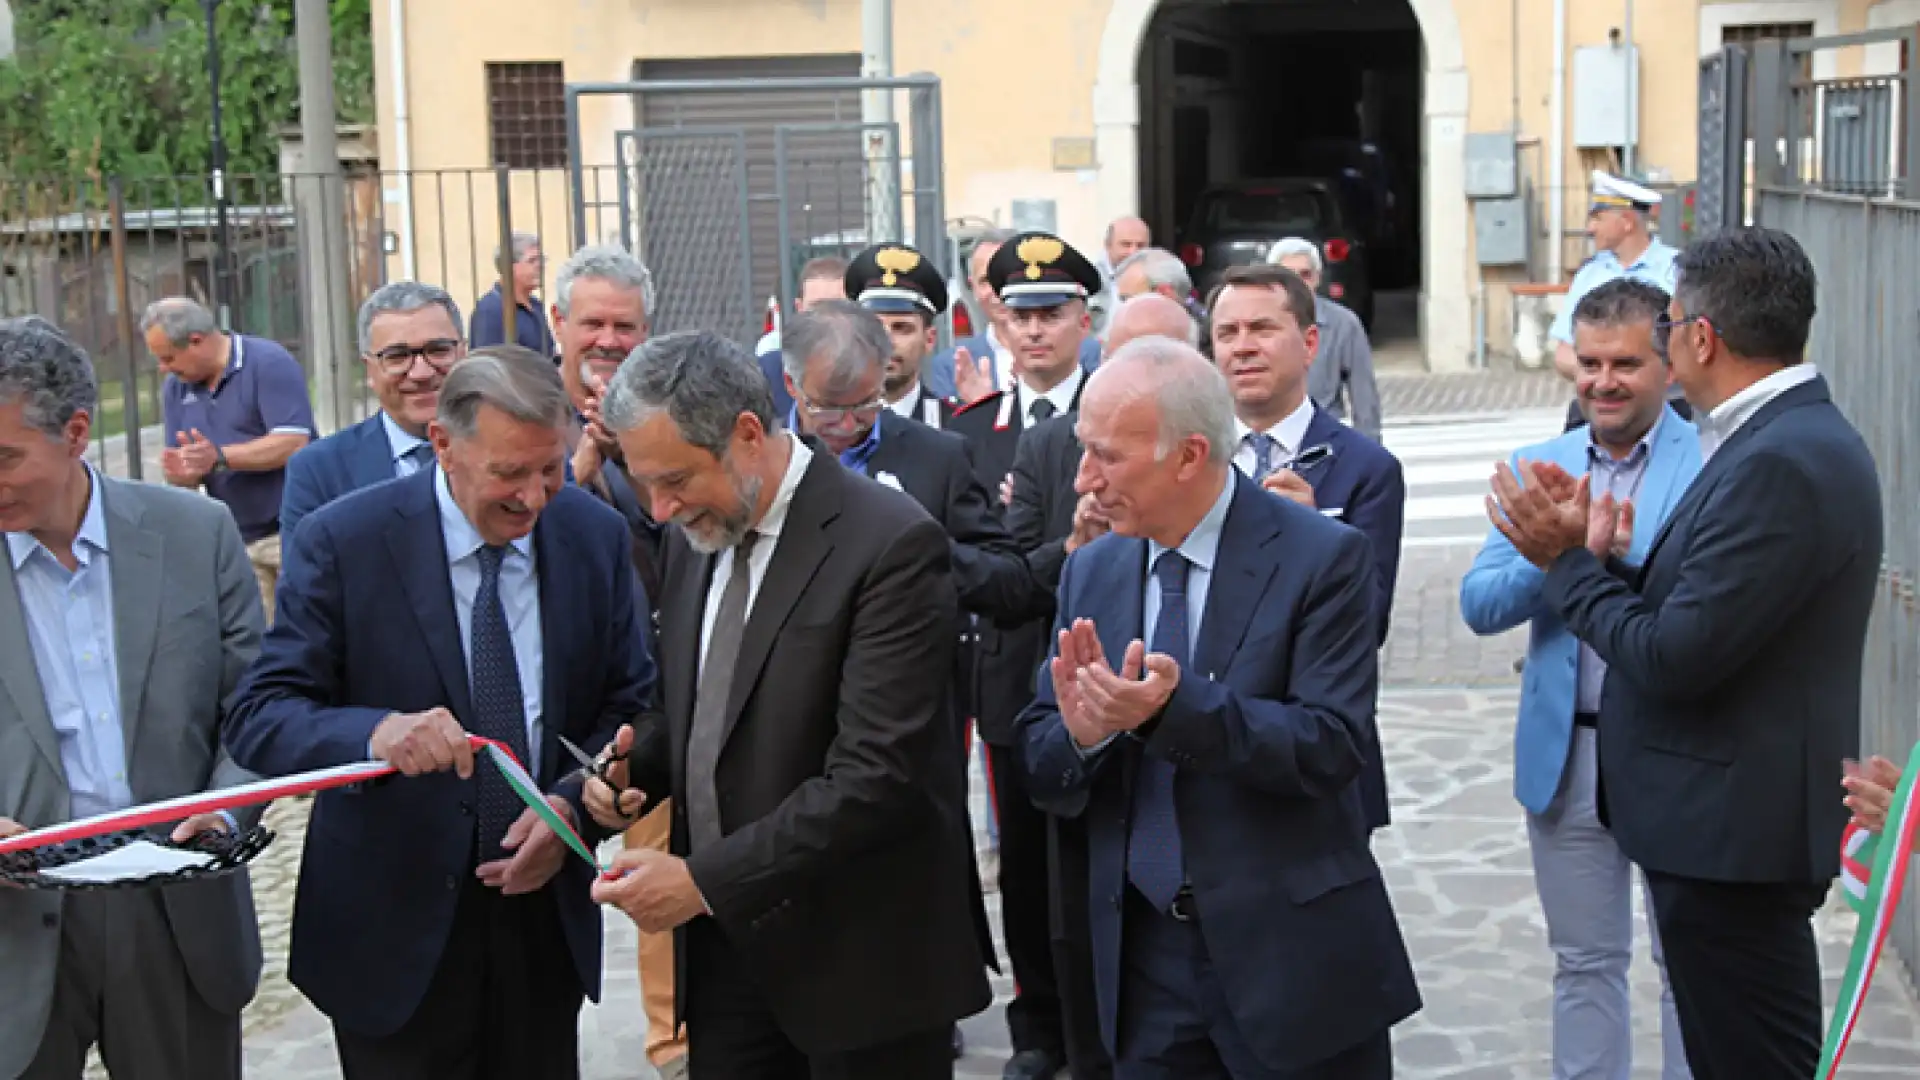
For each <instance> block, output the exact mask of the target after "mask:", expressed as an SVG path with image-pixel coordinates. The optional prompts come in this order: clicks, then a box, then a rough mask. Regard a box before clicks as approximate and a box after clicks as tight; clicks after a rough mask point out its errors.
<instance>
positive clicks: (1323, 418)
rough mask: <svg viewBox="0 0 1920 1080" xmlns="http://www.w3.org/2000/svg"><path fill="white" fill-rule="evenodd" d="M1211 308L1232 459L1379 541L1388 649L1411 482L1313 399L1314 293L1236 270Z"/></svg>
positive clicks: (1371, 801)
mask: <svg viewBox="0 0 1920 1080" xmlns="http://www.w3.org/2000/svg"><path fill="white" fill-rule="evenodd" d="M1207 310H1208V311H1209V312H1210V313H1211V322H1212V334H1213V357H1214V362H1215V363H1216V364H1218V365H1219V366H1220V372H1221V374H1223V375H1225V376H1226V377H1227V385H1228V387H1229V388H1230V389H1231V390H1232V391H1233V408H1234V414H1235V416H1236V417H1237V418H1238V420H1239V432H1240V444H1239V448H1238V449H1237V450H1236V451H1235V452H1234V458H1233V463H1234V464H1235V465H1236V466H1238V467H1239V469H1240V471H1241V472H1244V473H1246V474H1247V475H1248V476H1251V477H1253V478H1254V479H1255V480H1257V481H1259V482H1260V484H1261V485H1262V486H1263V487H1265V488H1266V489H1267V490H1268V491H1271V492H1273V493H1274V494H1276V495H1279V496H1281V497H1282V498H1287V499H1292V500H1293V501H1294V502H1296V503H1299V504H1300V505H1302V506H1305V507H1309V508H1313V509H1317V510H1319V511H1320V512H1321V513H1322V514H1325V515H1326V516H1327V517H1330V518H1333V519H1335V520H1337V521H1340V522H1343V523H1345V524H1347V525H1351V526H1352V527H1354V528H1356V529H1359V530H1360V531H1361V532H1363V533H1365V534H1366V535H1367V539H1368V541H1370V542H1371V543H1372V545H1373V576H1374V581H1373V623H1374V632H1375V634H1376V635H1378V638H1379V641H1380V643H1381V644H1383V645H1384V644H1386V640H1387V629H1388V626H1389V624H1390V622H1391V619H1392V615H1393V582H1394V577H1395V575H1396V574H1397V573H1398V570H1399V566H1400V533H1401V528H1402V526H1403V524H1404V522H1405V516H1406V505H1407V485H1406V481H1405V479H1404V478H1403V477H1402V476H1401V473H1400V462H1399V460H1398V459H1396V458H1395V457H1394V456H1393V454H1391V453H1390V452H1388V450H1387V449H1386V447H1384V446H1381V445H1380V444H1379V443H1377V442H1375V441H1373V440H1372V439H1369V438H1367V437H1366V436H1365V435H1362V434H1360V433H1359V432H1356V431H1354V430H1353V429H1351V428H1349V427H1347V426H1346V425H1344V424H1342V423H1341V422H1340V421H1338V420H1335V419H1334V418H1333V417H1332V416H1330V415H1328V414H1327V413H1325V412H1323V411H1321V410H1320V409H1319V408H1317V407H1316V406H1315V405H1314V403H1313V400H1312V399H1311V398H1310V397H1308V396H1307V372H1308V371H1309V370H1311V369H1312V367H1313V358H1314V355H1315V353H1316V352H1317V351H1318V349H1319V347H1320V328H1319V327H1318V326H1317V325H1315V323H1314V299H1313V290H1312V289H1309V288H1308V287H1307V284H1306V282H1304V281H1302V280H1301V279H1300V276H1299V275H1298V274H1295V273H1294V272H1293V271H1291V270H1288V269H1286V268H1284V267H1280V266H1273V265H1259V266H1236V267H1233V268H1232V269H1230V270H1228V271H1227V272H1226V274H1225V275H1224V276H1223V277H1222V278H1221V279H1220V284H1219V285H1218V286H1216V287H1215V288H1214V290H1213V294H1212V295H1211V296H1209V297H1208V298H1207ZM1373 737H1374V738H1375V739H1376V740H1377V738H1378V734H1377V733H1374V734H1373ZM1366 754H1367V766H1366V768H1365V769H1364V770H1363V771H1362V772H1361V774H1360V789H1361V802H1362V804H1363V805H1364V807H1365V810H1366V819H1367V826H1368V827H1369V828H1373V829H1378V828H1381V827H1382V826H1385V825H1386V824H1387V822H1388V818H1387V780H1386V771H1385V769H1384V767H1383V766H1382V764H1381V761H1380V754H1379V746H1378V744H1377V742H1376V744H1375V745H1374V746H1371V747H1368V748H1366Z"/></svg>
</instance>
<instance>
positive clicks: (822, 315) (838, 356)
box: [780, 300, 893, 394]
mask: <svg viewBox="0 0 1920 1080" xmlns="http://www.w3.org/2000/svg"><path fill="white" fill-rule="evenodd" d="M892 355H893V340H892V339H891V338H889V337H888V336H887V328H886V327H885V326H883V325H881V323H880V319H879V317H878V316H876V315H875V314H874V313H873V312H871V311H868V310H867V309H866V308H863V307H861V306H860V305H859V304H856V303H854V302H853V301H851V300H822V301H821V302H820V303H818V304H815V305H814V306H813V309H812V310H811V311H807V312H804V313H802V314H800V315H796V316H794V317H793V321H792V322H790V323H788V324H787V326H786V329H784V330H782V331H780V366H781V368H783V369H784V370H785V371H786V373H787V378H789V379H792V380H793V385H795V386H799V385H800V383H801V381H802V380H803V379H805V378H806V375H807V364H808V362H810V361H812V360H813V359H815V358H816V357H825V358H827V360H828V361H829V363H831V364H832V367H831V368H830V369H829V371H828V374H827V392H828V393H830V394H841V393H845V392H847V391H848V390H850V389H851V388H852V387H853V386H854V385H855V384H856V383H858V382H859V381H860V379H861V378H862V377H863V376H865V375H867V374H868V373H870V372H873V371H877V370H882V369H884V368H885V367H886V366H887V358H888V357H890V356H892Z"/></svg>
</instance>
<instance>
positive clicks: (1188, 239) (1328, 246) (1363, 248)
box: [1179, 177, 1373, 329]
mask: <svg viewBox="0 0 1920 1080" xmlns="http://www.w3.org/2000/svg"><path fill="white" fill-rule="evenodd" d="M1289 236H1298V237H1302V238H1304V239H1307V240H1311V241H1313V242H1314V243H1316V244H1318V245H1320V257H1321V260H1322V261H1323V262H1324V263H1325V264H1326V273H1325V274H1324V275H1323V278H1324V280H1323V281H1322V283H1321V291H1322V292H1323V293H1324V294H1325V295H1327V296H1329V297H1331V298H1333V299H1335V300H1338V301H1340V302H1341V303H1343V304H1345V305H1346V306H1347V307H1349V308H1352V309H1353V313H1354V314H1355V315H1358V316H1360V321H1361V323H1363V324H1365V325H1366V326H1367V328H1368V329H1372V327H1373V285H1372V282H1371V280H1370V278H1369V276H1368V271H1367V244H1366V242H1365V241H1364V240H1363V239H1362V238H1361V237H1360V235H1359V234H1358V233H1357V231H1356V229H1355V228H1354V225H1353V223H1351V222H1349V221H1347V219H1346V216H1345V215H1344V214H1343V213H1342V212H1341V209H1340V199H1339V198H1338V196H1337V194H1336V192H1335V191H1334V190H1333V189H1332V188H1331V187H1330V186H1329V184H1328V183H1327V182H1326V181H1324V180H1312V179H1302V178H1297V177H1288V178H1279V179H1270V180H1241V181H1236V182H1234V183H1231V184H1221V185H1217V186H1215V187H1211V188H1208V189H1207V190H1206V191H1204V192H1202V193H1201V194H1200V199H1199V201H1198V202H1197V203H1195V205H1194V210H1193V216H1192V217H1191V218H1190V219H1189V220H1188V222H1187V226H1186V228H1184V229H1182V230H1180V234H1179V237H1180V239H1179V251H1180V258H1181V260H1182V261H1184V262H1185V263H1186V264H1187V267H1188V269H1189V270H1190V271H1191V272H1192V275H1193V284H1194V287H1195V288H1197V289H1199V290H1200V295H1201V296H1203V297H1204V296H1206V295H1207V294H1208V293H1209V292H1211V291H1212V290H1213V287H1214V285H1215V284H1217V283H1218V282H1219V280H1220V275H1221V274H1223V273H1225V272H1226V270H1227V268H1228V267H1230V266H1246V265H1249V264H1252V263H1259V262H1264V261H1266V258H1267V251H1268V249H1270V248H1272V247H1273V245H1274V244H1276V243H1278V242H1279V241H1281V240H1284V239H1286V238H1287V237H1289Z"/></svg>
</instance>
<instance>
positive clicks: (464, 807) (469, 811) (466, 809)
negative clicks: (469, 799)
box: [460, 802, 473, 817]
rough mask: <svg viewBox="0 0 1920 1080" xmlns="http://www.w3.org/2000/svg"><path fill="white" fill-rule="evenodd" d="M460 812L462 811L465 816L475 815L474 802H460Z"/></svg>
mask: <svg viewBox="0 0 1920 1080" xmlns="http://www.w3.org/2000/svg"><path fill="white" fill-rule="evenodd" d="M460 813H461V814H462V815H463V816H465V817H472V816H473V804H472V803H464V802H463V803H461V804H460Z"/></svg>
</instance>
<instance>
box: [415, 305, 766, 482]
mask: <svg viewBox="0 0 1920 1080" xmlns="http://www.w3.org/2000/svg"><path fill="white" fill-rule="evenodd" d="M783 340H784V339H783ZM455 370H456V371H457V370H459V369H457V368H456V369H455ZM445 393H446V391H444V390H442V391H441V394H442V395H444V394H445ZM660 413H665V414H667V416H668V417H669V418H671V419H672V420H673V426H674V427H675V428H676V429H677V430H678V431H679V433H680V437H681V438H682V439H684V440H686V441H687V443H688V444H689V445H692V446H697V447H699V448H700V449H702V450H705V451H706V452H707V453H709V454H712V455H713V456H714V457H716V458H724V457H726V456H727V447H728V446H729V445H731V443H732V442H733V429H734V426H735V425H736V424H738V423H739V421H740V414H742V413H752V414H753V415H754V417H755V418H756V419H758V420H759V421H760V426H761V427H762V428H764V429H765V430H767V431H769V432H771V431H774V430H777V428H778V426H779V425H778V424H777V423H776V422H775V421H774V416H773V391H772V390H771V389H770V388H769V387H768V386H767V377H766V376H765V375H763V374H761V371H760V362H759V361H757V360H755V359H754V358H753V354H751V353H749V352H748V351H747V350H746V349H744V348H741V347H740V345H739V343H737V342H734V341H732V340H730V339H728V338H724V337H721V336H720V335H719V334H716V333H714V332H713V331H711V330H683V331H681V332H680V333H677V334H667V335H665V336H663V337H657V338H649V339H648V340H647V342H646V343H645V344H643V345H641V346H640V347H639V348H637V349H635V350H633V355H631V356H629V357H627V360H626V362H625V363H623V364H621V365H620V370H619V371H618V372H617V373H615V374H614V376H613V381H612V383H610V384H609V385H608V386H607V392H606V396H605V397H604V398H602V399H601V402H600V419H601V421H602V422H603V423H605V424H606V426H607V427H608V428H609V429H610V430H612V431H616V432H620V431H632V430H633V429H634V428H637V427H639V426H640V425H641V424H644V423H646V422H647V421H648V420H649V419H652V418H653V417H654V416H655V415H657V414H660Z"/></svg>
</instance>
